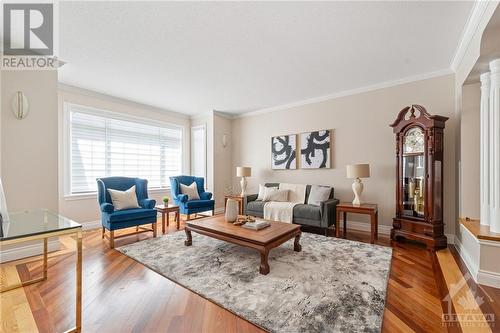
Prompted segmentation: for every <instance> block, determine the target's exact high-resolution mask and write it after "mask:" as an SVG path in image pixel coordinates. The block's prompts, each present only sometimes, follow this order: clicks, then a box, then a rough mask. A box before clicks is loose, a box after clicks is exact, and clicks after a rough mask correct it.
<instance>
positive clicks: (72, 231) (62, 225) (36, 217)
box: [0, 209, 82, 332]
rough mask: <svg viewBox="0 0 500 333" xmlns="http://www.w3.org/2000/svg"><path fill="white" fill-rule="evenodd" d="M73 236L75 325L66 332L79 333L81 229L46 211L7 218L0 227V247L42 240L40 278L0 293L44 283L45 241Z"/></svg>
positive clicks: (13, 215) (36, 211) (37, 210)
mask: <svg viewBox="0 0 500 333" xmlns="http://www.w3.org/2000/svg"><path fill="white" fill-rule="evenodd" d="M63 235H74V236H75V240H76V251H77V257H76V325H75V327H73V328H71V329H70V330H68V332H80V331H81V323H82V225H81V224H78V223H76V222H74V221H72V220H70V219H67V218H65V217H63V216H60V215H58V214H56V213H54V212H51V211H50V210H46V209H33V210H26V211H22V212H15V213H10V214H9V222H5V221H4V222H3V223H1V228H0V245H2V246H3V245H9V244H16V243H21V242H27V241H32V240H43V275H42V276H41V277H39V278H35V279H32V280H28V281H22V282H20V283H16V284H13V285H10V286H3V285H2V286H1V288H0V292H2V293H3V292H6V291H9V290H12V289H15V288H19V287H23V286H26V285H30V284H33V283H36V282H40V281H44V280H47V252H48V249H47V242H48V241H47V240H48V238H49V237H58V236H63Z"/></svg>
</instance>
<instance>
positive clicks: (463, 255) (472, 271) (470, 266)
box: [455, 237, 479, 282]
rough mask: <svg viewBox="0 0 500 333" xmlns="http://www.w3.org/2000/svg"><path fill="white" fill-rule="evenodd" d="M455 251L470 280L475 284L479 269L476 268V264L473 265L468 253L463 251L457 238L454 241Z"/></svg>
mask: <svg viewBox="0 0 500 333" xmlns="http://www.w3.org/2000/svg"><path fill="white" fill-rule="evenodd" d="M455 249H456V250H457V252H458V254H459V255H460V258H461V259H462V261H463V262H464V263H465V266H466V267H467V269H468V270H469V273H470V274H471V275H472V278H473V279H474V281H475V282H477V273H478V270H479V267H477V265H476V264H474V261H473V260H472V258H471V257H470V255H469V253H468V252H467V250H466V249H465V247H464V246H463V245H462V243H460V240H459V239H458V237H457V238H456V239H455Z"/></svg>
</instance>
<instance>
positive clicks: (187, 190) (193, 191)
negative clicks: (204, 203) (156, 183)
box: [180, 182, 200, 201]
mask: <svg viewBox="0 0 500 333" xmlns="http://www.w3.org/2000/svg"><path fill="white" fill-rule="evenodd" d="M180 185H181V193H182V194H186V195H187V196H188V201H189V200H200V195H199V194H198V186H197V185H196V182H193V183H192V184H191V185H189V186H187V185H184V184H180Z"/></svg>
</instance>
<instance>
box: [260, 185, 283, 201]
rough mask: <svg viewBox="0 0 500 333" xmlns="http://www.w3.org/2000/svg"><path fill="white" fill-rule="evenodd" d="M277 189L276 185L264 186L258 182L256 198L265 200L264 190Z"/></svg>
mask: <svg viewBox="0 0 500 333" xmlns="http://www.w3.org/2000/svg"><path fill="white" fill-rule="evenodd" d="M277 189H278V188H277V187H266V186H264V185H262V184H259V194H258V195H257V200H262V201H265V200H264V198H265V197H266V192H267V191H274V190H277Z"/></svg>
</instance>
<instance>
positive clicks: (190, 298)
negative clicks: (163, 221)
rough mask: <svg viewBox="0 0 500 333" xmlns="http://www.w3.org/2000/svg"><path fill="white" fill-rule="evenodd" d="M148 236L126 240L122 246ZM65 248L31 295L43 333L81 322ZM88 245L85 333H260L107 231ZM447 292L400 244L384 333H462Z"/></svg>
mask: <svg viewBox="0 0 500 333" xmlns="http://www.w3.org/2000/svg"><path fill="white" fill-rule="evenodd" d="M181 229H182V225H181ZM168 232H169V233H171V232H176V230H175V227H174V226H172V225H171V226H170V227H169V229H168ZM147 237H150V236H149V235H148V234H144V235H139V236H131V237H127V238H122V239H119V240H117V241H116V246H121V245H124V244H127V243H131V242H135V241H137V240H140V239H143V238H147ZM347 238H348V239H352V240H357V241H364V242H367V241H369V234H368V233H363V232H348V237H347ZM64 244H65V247H67V248H66V249H65V250H63V251H61V252H59V253H55V254H53V255H52V256H51V257H50V259H49V273H48V274H49V275H48V280H47V281H45V282H43V283H39V284H35V285H32V286H27V287H25V288H24V293H25V295H26V299H27V302H28V303H29V307H30V309H31V314H32V316H33V318H34V320H35V322H36V326H37V328H38V330H39V331H40V332H61V331H64V330H66V329H68V328H69V327H71V326H72V324H73V321H74V280H75V279H74V274H75V272H74V263H75V255H74V252H72V248H71V247H72V242H71V241H70V240H66V241H65V242H64ZM379 244H381V245H386V246H389V245H390V242H389V239H388V238H387V237H380V239H379ZM83 246H84V262H83V272H84V276H83V331H84V332H260V329H259V328H257V327H256V326H254V325H252V324H250V323H248V322H247V321H245V320H243V319H241V318H239V317H237V316H235V315H234V314H232V313H230V312H229V311H227V310H224V309H223V308H221V307H219V306H217V305H215V304H213V303H211V302H209V301H207V300H205V299H204V298H202V297H200V296H198V295H196V294H194V293H192V292H190V291H188V290H186V289H184V288H183V287H180V286H178V285H177V284H175V283H173V282H171V281H170V280H168V279H166V278H164V277H163V276H161V275H159V274H157V273H155V272H153V271H152V270H150V269H148V268H146V267H144V266H143V265H141V264H140V263H137V262H136V261H134V260H132V259H130V258H128V257H127V256H125V255H122V254H121V253H119V252H118V251H116V250H111V249H109V247H108V244H107V242H106V241H104V240H102V239H101V236H100V230H94V231H89V232H85V233H84V237H83ZM13 265H15V268H16V270H17V272H18V273H19V274H20V276H21V277H22V279H27V278H30V277H32V276H34V275H37V274H40V273H41V263H40V262H39V261H36V260H32V259H30V260H24V261H20V262H14V263H13ZM461 268H463V267H461ZM9 293H10V292H9ZM446 293H447V289H446V285H445V284H444V281H443V278H442V275H441V274H440V267H439V263H438V262H437V260H436V256H435V255H434V254H432V253H431V252H429V251H427V250H426V249H425V248H424V247H422V246H419V245H417V244H415V243H402V244H395V245H394V251H393V260H392V265H391V272H390V279H389V283H388V294H387V301H386V311H385V314H384V320H383V329H382V331H383V332H447V331H451V332H461V331H462V330H461V329H460V328H459V327H451V328H446V327H444V326H443V325H442V320H441V317H442V314H443V308H444V306H445V305H444V303H443V302H442V299H443V297H444V296H445V295H446ZM2 295H3V296H2V300H4V301H5V304H7V299H6V298H4V297H8V293H4V294H2ZM488 295H489V297H490V298H488V299H486V303H487V305H483V306H482V309H487V310H492V309H495V310H496V311H498V309H499V305H498V302H499V301H500V291H499V290H498V289H493V288H490V289H488ZM16 297H17V296H16ZM10 302H12V300H10ZM9 304H10V303H9ZM2 307H4V306H3V305H2ZM10 312H12V311H11V309H7V308H2V311H1V313H2V316H3V319H2V327H1V328H2V332H3V331H5V332H16V331H23V330H20V329H19V328H20V327H21V325H20V323H19V320H20V319H19V315H17V316H16V314H12V313H10ZM499 317H500V314H499ZM21 320H22V319H21ZM495 330H496V328H494V329H493V331H495ZM25 331H26V330H25ZM28 331H29V330H28Z"/></svg>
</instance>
